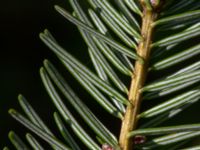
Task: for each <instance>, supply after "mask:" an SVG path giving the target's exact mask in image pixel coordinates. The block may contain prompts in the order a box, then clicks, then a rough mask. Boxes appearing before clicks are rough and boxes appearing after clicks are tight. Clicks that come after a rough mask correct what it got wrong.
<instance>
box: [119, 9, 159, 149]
mask: <svg viewBox="0 0 200 150" xmlns="http://www.w3.org/2000/svg"><path fill="white" fill-rule="evenodd" d="M156 17H157V13H156V12H154V11H153V10H149V9H147V8H146V7H145V6H144V9H143V19H142V29H141V35H142V38H143V39H142V40H141V41H140V43H139V45H138V49H137V53H138V55H140V56H141V57H142V58H143V59H144V63H143V64H142V63H140V62H138V61H136V62H135V70H134V73H133V74H134V76H133V78H132V81H131V86H130V90H129V96H128V99H129V101H130V105H129V106H127V109H126V113H125V116H124V120H123V122H122V127H121V133H120V137H119V144H120V147H121V149H122V150H133V147H134V143H133V141H132V139H130V138H128V137H127V135H128V133H129V132H130V131H133V130H134V129H136V126H137V122H138V118H137V115H138V113H139V110H140V104H141V100H142V93H141V92H140V89H141V88H142V87H143V85H144V82H145V80H146V76H147V66H148V60H149V55H150V50H151V42H152V33H153V32H152V31H153V26H152V23H153V22H154V20H155V19H156Z"/></svg>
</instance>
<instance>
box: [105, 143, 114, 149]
mask: <svg viewBox="0 0 200 150" xmlns="http://www.w3.org/2000/svg"><path fill="white" fill-rule="evenodd" d="M102 150H115V149H114V148H113V147H112V146H110V145H108V144H103V145H102Z"/></svg>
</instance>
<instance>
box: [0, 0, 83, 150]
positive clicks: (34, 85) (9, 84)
mask: <svg viewBox="0 0 200 150" xmlns="http://www.w3.org/2000/svg"><path fill="white" fill-rule="evenodd" d="M54 4H59V5H61V6H64V7H65V8H68V4H67V1H63V0H51V1H44V0H28V1H27V0H5V1H0V36H1V40H0V45H1V46H0V149H2V147H3V146H4V145H10V143H9V142H8V137H7V135H8V132H9V131H10V130H14V131H16V133H18V134H22V132H23V129H24V128H22V126H21V125H20V124H19V123H18V122H16V121H15V120H14V119H12V118H11V117H10V116H9V115H8V113H7V111H8V109H9V108H16V109H17V110H19V111H21V109H20V107H19V104H18V101H17V96H18V94H19V93H22V94H23V95H24V96H25V97H26V98H27V99H28V100H29V102H30V103H31V104H32V105H33V107H34V108H35V109H36V111H37V112H39V113H40V114H41V117H43V118H45V117H46V118H50V117H51V115H52V113H49V112H51V111H52V110H54V109H53V107H52V106H51V103H50V104H49V103H47V102H48V101H49V97H48V95H47V94H46V92H45V89H44V88H43V85H42V82H41V80H40V76H39V68H40V67H41V66H42V62H43V60H44V59H45V58H48V59H50V60H55V61H56V60H57V59H56V57H55V56H54V55H53V54H52V53H51V52H50V51H49V49H48V48H47V47H46V46H45V45H44V44H43V43H42V42H41V40H40V39H39V36H38V35H39V33H40V32H42V31H43V30H44V29H45V28H48V29H49V30H50V31H51V32H52V33H54V35H55V36H56V37H57V38H59V39H60V42H61V43H62V44H63V45H64V46H65V47H66V48H70V47H72V45H73V42H75V43H79V42H77V39H75V37H76V35H77V34H78V32H77V30H76V28H75V27H74V26H73V25H72V24H71V23H69V22H67V21H66V20H65V19H64V18H63V17H61V16H60V15H59V14H58V13H57V12H56V11H55V10H54V8H53V6H54ZM79 40H81V39H80V38H79ZM78 47H80V46H79V44H76V45H75V46H74V49H76V48H78ZM74 49H68V50H71V51H72V50H74ZM46 120H47V123H48V120H50V119H46ZM22 135H23V134H22Z"/></svg>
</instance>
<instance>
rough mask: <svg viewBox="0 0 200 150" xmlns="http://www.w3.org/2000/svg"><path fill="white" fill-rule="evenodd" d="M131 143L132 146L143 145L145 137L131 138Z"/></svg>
mask: <svg viewBox="0 0 200 150" xmlns="http://www.w3.org/2000/svg"><path fill="white" fill-rule="evenodd" d="M133 142H134V144H143V143H145V142H146V137H145V136H142V135H136V136H135V137H134V138H133Z"/></svg>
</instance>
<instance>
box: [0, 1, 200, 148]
mask: <svg viewBox="0 0 200 150" xmlns="http://www.w3.org/2000/svg"><path fill="white" fill-rule="evenodd" d="M54 4H59V5H61V6H63V7H65V8H67V9H68V8H69V7H68V5H69V4H68V3H67V1H63V0H51V1H44V0H28V1H27V0H4V1H0V36H1V40H0V45H1V46H0V149H2V147H3V146H4V145H10V142H9V141H8V137H7V135H8V132H9V131H10V130H15V131H16V133H18V134H20V135H24V128H22V126H21V125H20V124H19V123H18V122H16V121H15V120H14V119H12V118H11V117H10V116H9V115H8V113H7V111H8V109H9V108H16V109H17V110H20V107H19V104H18V102H17V96H18V94H19V93H22V94H24V96H25V97H26V98H27V99H28V100H29V102H30V103H31V104H32V105H33V107H34V108H35V109H36V111H37V112H39V113H40V116H41V117H42V118H46V123H47V124H48V123H49V124H51V123H50V121H49V120H51V118H52V113H49V112H52V111H54V107H53V106H52V105H51V103H48V102H49V97H48V95H47V93H46V92H45V89H44V88H43V85H42V82H41V80H40V76H39V68H40V67H41V66H42V62H43V60H44V59H45V58H48V59H50V60H51V61H53V62H55V63H56V62H57V58H56V57H55V56H54V54H52V52H51V51H49V49H48V48H47V47H46V46H45V45H44V44H43V43H42V42H41V41H40V39H39V36H38V34H39V33H40V32H42V31H43V30H44V29H45V28H48V29H49V30H50V31H51V33H53V34H54V35H55V37H56V38H57V39H59V42H60V43H61V44H62V45H63V46H64V47H65V48H66V49H67V50H68V51H71V52H72V53H73V54H75V55H77V57H79V58H83V59H85V61H86V63H88V62H87V60H86V59H87V58H86V57H85V56H84V53H83V51H80V49H85V48H84V44H83V42H82V39H81V38H80V36H79V33H78V31H77V30H76V27H75V26H74V25H72V24H71V23H69V22H67V21H66V20H65V19H64V18H63V17H61V16H60V15H59V14H58V13H57V12H56V11H55V10H54V8H53V6H54ZM69 9H70V8H69ZM77 37H78V38H77ZM57 65H58V67H59V64H57ZM20 111H21V110H20ZM192 112H193V115H192V117H191V113H192ZM195 112H199V104H198V105H195V106H192V108H191V109H190V110H186V111H185V112H184V113H182V116H183V117H182V120H181V119H180V120H178V119H177V121H180V122H181V121H183V120H188V121H192V120H194V121H193V123H195V122H197V121H200V119H199V114H197V113H195ZM187 114H190V116H189V115H188V116H187ZM49 118H50V119H49ZM173 121H174V120H173ZM111 124H113V123H111Z"/></svg>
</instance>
